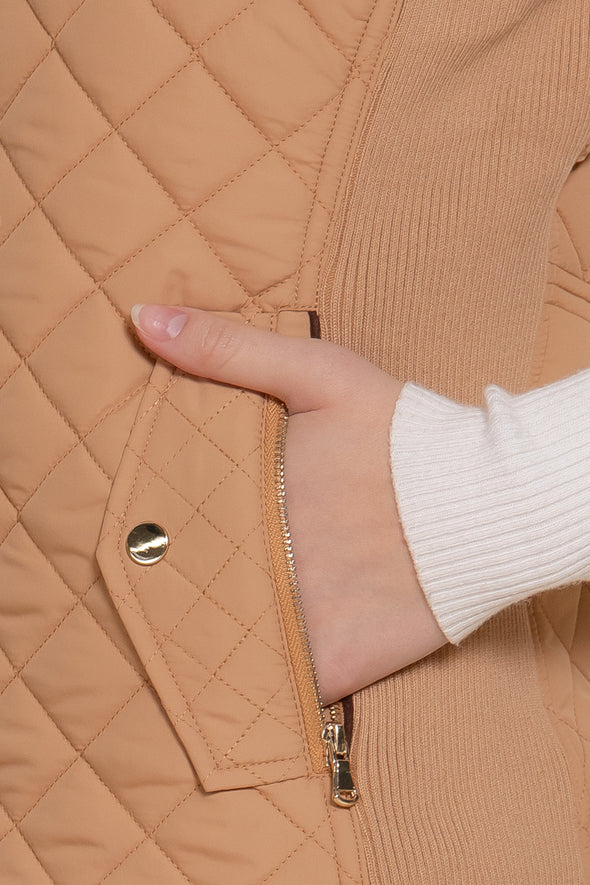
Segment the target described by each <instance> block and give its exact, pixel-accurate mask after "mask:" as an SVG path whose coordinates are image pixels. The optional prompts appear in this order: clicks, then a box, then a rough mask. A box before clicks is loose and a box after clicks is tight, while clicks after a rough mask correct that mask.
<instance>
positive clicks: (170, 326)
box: [131, 304, 188, 341]
mask: <svg viewBox="0 0 590 885" xmlns="http://www.w3.org/2000/svg"><path fill="white" fill-rule="evenodd" d="M131 319H132V321H133V323H134V325H135V326H137V328H138V329H140V330H141V331H142V332H144V333H145V334H146V335H149V336H150V338H154V339H155V340H156V341H169V340H170V339H171V338H176V336H177V335H180V333H181V332H182V330H183V328H184V326H185V323H186V321H187V320H188V314H187V313H186V311H184V310H181V309H179V308H178V307H166V306H164V305H160V304H134V305H133V307H132V308H131Z"/></svg>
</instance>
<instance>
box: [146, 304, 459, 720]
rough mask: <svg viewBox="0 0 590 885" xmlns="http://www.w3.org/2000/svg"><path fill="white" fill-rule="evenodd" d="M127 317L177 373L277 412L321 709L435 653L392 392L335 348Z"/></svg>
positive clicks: (390, 381) (168, 313)
mask: <svg viewBox="0 0 590 885" xmlns="http://www.w3.org/2000/svg"><path fill="white" fill-rule="evenodd" d="M133 320H134V322H135V324H136V327H137V330H138V334H139V336H140V338H141V340H142V341H143V342H144V344H145V345H146V346H147V347H149V348H150V349H151V350H153V351H155V352H156V353H158V354H159V355H160V356H162V357H163V358H164V359H166V360H167V361H168V362H170V363H173V364H174V365H175V366H178V367H179V368H181V369H183V370H184V371H185V372H188V373H191V374H193V375H199V376H202V377H205V378H211V379H213V380H216V381H222V382H225V383H228V384H235V385H238V386H240V387H245V388H249V389H251V390H257V391H261V392H264V393H270V394H272V395H274V396H276V397H278V398H279V399H281V400H283V402H285V404H286V405H287V408H288V410H289V416H290V417H289V424H288V429H287V442H286V450H285V480H286V500H287V507H288V511H289V523H290V528H291V534H292V537H293V549H294V555H295V563H296V568H297V576H298V581H299V585H300V590H301V595H302V598H303V604H304V609H305V614H306V618H307V623H308V627H309V635H310V640H311V644H312V649H313V653H314V657H315V662H316V668H317V673H318V679H319V683H320V689H321V693H322V697H323V700H324V702H325V703H331V702H332V701H334V700H337V699H338V698H341V697H344V696H345V695H347V694H350V693H351V692H352V691H356V690H357V689H359V688H362V687H363V686H365V685H368V684H370V683H371V682H375V681H376V680H377V679H380V678H382V677H384V676H387V675H389V674H390V673H393V672H394V671H395V670H398V669H400V668H402V667H404V666H406V665H407V664H410V663H412V662H413V661H416V660H418V659H420V658H422V657H424V656H425V655H428V654H430V653H431V652H433V651H434V650H435V649H437V648H439V647H440V646H441V645H443V644H444V643H445V642H446V639H445V636H444V634H443V633H442V632H441V630H440V628H439V627H438V624H437V622H436V620H435V618H434V616H433V614H432V612H431V610H430V608H429V606H428V604H427V602H426V599H425V597H424V594H423V593H422V590H421V588H420V585H419V583H418V580H417V578H416V573H415V571H414V566H413V563H412V560H411V557H410V554H409V552H408V549H407V547H406V544H405V541H404V538H403V534H402V529H401V525H400V522H399V518H398V514H397V508H396V504H395V496H394V492H393V484H392V481H391V470H390V466H389V428H390V424H391V418H392V415H393V411H394V408H395V403H396V400H397V397H398V395H399V393H400V390H401V387H402V385H401V383H400V382H399V381H397V380H395V379H394V378H391V377H390V376H389V375H386V374H385V373H384V372H381V371H380V370H379V369H377V368H375V366H373V365H371V363H369V362H367V361H366V360H364V359H362V358H361V357H360V356H358V355H356V354H354V353H353V352H351V351H348V350H345V349H344V348H341V347H338V346H337V345H334V344H331V343H328V342H324V341H316V340H304V339H297V338H286V337H283V336H281V337H279V336H278V335H275V334H274V333H271V332H262V331H259V330H256V329H253V328H251V327H248V326H240V325H238V324H236V323H234V322H231V321H230V320H225V319H221V318H219V317H217V316H214V315H211V314H208V313H207V312H205V311H201V310H194V309H191V308H172V307H160V306H155V305H145V306H143V307H141V306H139V305H137V306H136V307H135V308H134V310H133Z"/></svg>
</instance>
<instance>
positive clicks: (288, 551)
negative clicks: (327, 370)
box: [274, 408, 358, 808]
mask: <svg viewBox="0 0 590 885" xmlns="http://www.w3.org/2000/svg"><path fill="white" fill-rule="evenodd" d="M288 421H289V416H288V414H287V411H286V409H284V408H283V409H282V420H280V421H279V427H278V433H277V444H276V449H275V456H274V472H275V485H276V495H277V501H278V517H279V523H280V527H281V534H282V540H283V547H284V552H285V559H286V566H287V579H288V585H289V592H290V596H291V601H292V604H293V609H294V612H295V617H296V620H297V626H298V627H299V632H300V635H301V638H302V641H303V647H304V650H305V653H306V655H307V661H308V669H309V673H310V676H311V681H312V685H313V694H314V699H315V706H316V713H317V728H318V730H319V734H320V735H321V739H322V741H323V742H324V745H325V760H326V767H327V768H329V769H330V770H331V772H332V801H333V802H334V803H335V804H336V805H340V806H341V807H343V808H349V807H350V806H351V805H354V804H355V802H356V801H357V799H358V792H357V789H356V787H355V785H354V782H353V779H352V774H351V770H350V756H349V747H348V741H347V739H346V734H345V731H344V724H343V721H342V720H343V711H342V705H341V704H331V705H330V706H329V707H325V706H324V704H323V702H322V695H321V692H320V687H319V683H318V676H317V671H316V666H315V661H314V657H313V651H312V648H311V643H310V640H309V631H308V629H307V621H306V619H305V612H304V610H303V601H302V599H301V593H300V591H299V584H298V581H297V572H296V570H295V557H294V555H293V542H292V539H291V532H290V530H289V519H288V515H287V501H286V494H285V442H286V438H287V424H288Z"/></svg>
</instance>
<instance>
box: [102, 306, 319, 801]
mask: <svg viewBox="0 0 590 885" xmlns="http://www.w3.org/2000/svg"><path fill="white" fill-rule="evenodd" d="M235 316H236V318H237V319H240V317H239V315H235ZM253 323H254V325H256V326H258V327H263V328H268V329H274V330H275V331H279V332H281V333H284V334H288V335H304V336H309V334H310V319H309V314H307V313H306V312H303V311H301V312H300V311H283V312H281V313H280V314H259V315H257V316H256V317H255V318H254V320H253ZM265 401H266V398H265V397H264V396H261V395H258V394H255V393H252V392H250V391H245V390H242V389H240V388H235V387H230V386H227V385H223V384H217V383H215V382H210V381H206V380H202V379H198V378H193V377H190V376H187V375H185V374H184V373H182V372H180V371H178V370H174V369H173V368H171V367H170V366H168V365H166V364H164V363H161V362H158V363H157V364H156V366H155V368H154V370H153V373H152V376H151V378H150V381H149V383H148V385H147V388H146V391H145V394H144V397H143V401H142V404H141V406H140V409H139V412H138V418H137V421H136V423H135V425H134V428H133V430H132V433H131V435H130V438H129V441H128V444H127V446H126V449H125V452H124V454H123V458H122V460H121V464H120V467H119V470H118V472H117V476H116V478H115V481H114V484H113V488H112V492H111V495H110V498H109V501H108V504H107V510H106V514H105V519H104V524H103V528H102V532H101V538H100V543H99V547H98V553H97V556H98V561H99V564H100V567H101V570H102V572H103V575H104V577H105V581H106V584H107V587H108V588H109V592H110V594H111V597H112V599H113V601H114V604H115V606H116V607H117V609H118V611H119V614H120V616H121V618H122V620H123V622H124V624H125V626H126V629H127V631H128V633H129V635H130V637H131V639H132V641H133V642H134V644H135V647H136V649H137V652H138V654H139V656H140V658H141V659H142V661H143V664H144V666H145V669H146V671H147V673H148V676H149V678H150V680H151V682H152V684H153V686H154V688H155V690H156V691H157V693H158V695H159V697H160V699H161V702H162V704H163V706H164V708H165V709H166V711H167V714H168V716H169V718H170V721H171V723H172V725H173V726H174V728H175V730H176V732H177V734H178V736H179V738H180V740H181V741H182V743H183V745H184V747H185V748H186V751H187V753H188V755H189V757H190V759H191V761H192V762H193V764H194V767H195V769H196V772H197V775H198V777H199V779H200V782H201V784H202V786H203V788H204V789H205V790H207V791H213V790H222V789H234V788H239V787H248V786H257V785H260V784H268V783H272V782H276V781H280V780H285V779H290V778H296V777H300V776H302V775H306V774H309V773H310V771H311V763H310V757H309V752H308V749H307V744H306V739H305V732H304V728H303V725H302V717H301V709H300V702H299V698H298V694H297V690H296V687H295V681H294V676H293V668H292V665H291V662H290V660H289V655H288V653H287V650H286V648H287V646H286V642H285V637H284V628H283V624H282V620H281V616H280V614H279V609H278V603H277V599H276V593H275V587H274V581H273V577H272V569H271V566H270V560H269V554H268V544H267V527H266V525H265V516H264V506H263V491H262V490H263V488H264V463H263V454H264V445H263V442H264V411H265ZM144 525H148V526H149V525H156V526H160V527H162V528H163V529H164V530H165V532H166V535H167V537H168V543H167V545H166V544H164V547H165V548H166V549H165V551H164V547H162V549H161V550H160V551H159V552H160V553H164V552H165V555H163V557H162V558H161V559H159V561H157V562H154V563H153V564H138V563H137V562H135V561H133V559H132V558H131V557H130V555H129V552H128V550H127V539H128V537H129V535H130V533H131V532H132V531H133V530H134V529H135V528H136V527H137V526H144ZM145 531H148V532H149V530H147V529H146V530H145ZM139 534H140V535H141V531H140V533H139ZM148 547H149V544H148ZM144 556H146V557H147V558H148V561H149V560H150V556H151V554H150V553H149V552H146V551H145V550H144ZM154 558H155V554H154Z"/></svg>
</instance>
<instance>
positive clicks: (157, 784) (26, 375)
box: [0, 0, 389, 885]
mask: <svg viewBox="0 0 590 885" xmlns="http://www.w3.org/2000/svg"><path fill="white" fill-rule="evenodd" d="M386 6H387V4H384V3H381V4H379V3H376V2H371V0H349V2H347V3H346V4H337V5H334V4H325V3H323V2H321V0H280V2H277V0H249V2H244V0H218V2H215V3H207V2H204V0H203V2H199V3H193V2H188V0H9V2H6V3H3V4H2V5H1V7H0V35H1V36H0V40H1V46H0V108H1V114H2V116H1V120H0V144H1V148H2V149H1V151H0V182H1V185H0V187H1V190H2V193H3V195H4V196H3V215H2V229H1V240H0V267H1V273H0V324H1V326H2V329H3V335H2V338H1V339H0V383H1V385H2V386H1V388H0V414H1V415H2V422H1V425H0V483H1V487H2V497H1V498H0V541H1V544H0V568H1V570H2V574H3V580H4V586H3V592H2V594H1V596H0V646H1V648H2V654H1V657H0V687H1V693H0V754H1V756H2V759H3V766H2V769H1V771H0V803H1V811H0V879H1V880H2V881H3V882H7V883H14V885H17V883H26V885H37V883H48V882H55V883H60V885H70V883H71V885H84V883H103V882H109V883H112V885H114V883H125V885H129V883H131V885H133V883H139V882H141V883H150V882H153V883H159V885H161V883H176V882H178V883H181V882H190V883H196V882H198V883H222V882H223V883H225V882H231V881H239V882H240V883H254V882H260V883H262V882H265V883H266V882H276V883H278V882H285V883H286V882H293V883H295V882H300V881H301V880H302V878H303V877H304V876H305V875H308V873H309V871H310V870H313V871H314V875H315V877H316V879H315V880H316V881H321V882H322V883H332V882H334V883H335V882H342V883H352V882H360V881H361V878H362V864H361V860H360V858H359V852H358V847H357V844H356V840H355V834H354V831H353V829H352V823H351V817H350V815H349V814H348V813H346V812H342V811H341V810H337V809H334V808H333V807H331V806H330V804H329V800H328V787H329V778H328V777H327V776H326V775H325V774H321V775H313V774H311V773H310V761H309V753H308V751H307V749H306V745H305V739H304V737H303V730H302V725H301V721H300V710H299V707H298V701H297V697H296V692H295V689H294V684H293V678H292V673H291V668H290V662H289V660H288V656H287V655H286V653H285V644H284V638H283V635H282V626H281V621H280V617H279V614H278V611H277V608H276V602H275V600H274V597H273V593H272V581H271V577H270V573H269V564H268V554H267V551H266V549H265V534H264V525H263V514H262V508H261V503H260V489H259V483H260V471H261V469H262V465H261V428H262V421H261V413H262V408H263V404H262V400H261V399H260V398H258V397H255V396H253V395H251V394H247V393H244V392H242V391H229V390H228V389H225V388H221V387H219V386H215V385H211V384H203V383H200V382H197V381H193V380H189V379H186V378H184V377H182V376H180V375H176V374H174V375H173V374H172V373H171V372H170V371H169V370H168V369H166V368H164V367H162V366H157V367H156V368H155V370H154V369H153V363H152V360H151V358H150V357H149V356H148V355H146V354H145V353H143V352H142V350H141V349H140V348H139V346H138V345H137V344H136V343H135V341H134V340H133V338H132V335H131V334H130V331H129V329H128V320H127V317H128V312H129V309H130V307H131V305H132V304H133V303H134V302H136V301H151V300H154V301H168V302H170V303H176V302H184V303H188V304H192V305H195V306H205V307H208V308H211V307H214V308H215V309H220V310H224V311H236V312H240V313H241V314H243V315H244V316H245V317H246V318H248V319H250V320H252V319H253V318H254V317H255V316H256V315H257V314H258V313H260V312H261V311H262V312H265V313H274V312H276V311H277V309H279V308H283V307H291V308H293V307H295V308H304V307H306V306H310V305H312V304H313V301H314V291H315V288H314V286H315V277H316V274H317V267H318V261H319V257H320V254H321V249H322V244H323V241H324V238H325V233H326V227H327V224H328V221H329V218H330V212H331V208H332V205H333V201H334V196H335V192H336V189H337V186H338V177H339V175H340V170H341V168H342V164H343V161H344V158H345V155H346V151H347V150H348V145H349V142H350V133H351V131H352V129H353V127H354V123H355V121H356V119H357V117H358V114H359V111H360V106H361V102H362V99H363V96H364V93H365V89H366V82H367V80H368V77H369V74H370V70H371V66H372V64H373V63H374V61H375V51H376V49H377V47H378V45H379V39H380V36H381V35H382V33H383V32H384V30H385V27H386V24H387V15H388V14H389V13H388V12H387V10H386ZM384 10H385V11H384ZM386 12H387V15H386V14H385V13H386ZM337 124H338V125H337ZM15 428H18V433H16V434H15ZM236 428H243V432H241V433H240V432H236ZM130 433H131V436H130ZM122 456H123V457H122ZM113 482H114V485H113ZM109 496H110V503H109V512H110V515H109V516H108V518H107V520H106V521H105V528H104V532H103V541H102V545H101V561H102V562H103V564H104V568H105V574H106V575H107V580H108V584H109V586H108V587H107V584H106V583H105V580H104V578H103V575H102V574H101V572H100V570H99V568H98V566H97V563H96V559H95V551H96V547H97V542H98V538H99V534H100V531H101V524H102V522H103V518H104V515H105V508H106V504H107V500H108V499H109ZM234 497H235V498H236V499H237V500H239V501H240V502H243V501H245V502H247V506H244V507H238V506H236V507H234V508H233V509H232V508H231V507H228V506H227V501H228V500H229V499H231V498H234ZM155 511H157V512H155ZM159 513H164V514H165V517H166V519H167V520H168V519H172V521H173V522H172V524H171V525H169V526H167V527H168V528H169V529H170V531H171V533H172V534H173V535H174V537H175V542H174V553H172V552H171V555H170V557H168V558H167V559H166V561H165V565H164V564H162V568H161V569H159V570H156V569H155V568H154V570H153V572H151V571H150V570H149V569H148V570H145V569H144V570H143V571H141V572H139V571H138V570H137V569H138V567H135V566H132V565H131V563H129V562H127V561H126V560H121V562H120V565H119V566H118V570H117V568H115V566H113V562H116V559H117V557H118V555H119V552H120V543H121V538H124V534H123V531H122V527H123V528H125V527H126V526H127V525H128V524H129V521H131V523H133V524H134V522H135V521H142V520H144V519H146V518H147V519H152V520H157V519H158V518H159V516H158V514H159ZM173 513H174V514H175V516H174V517H172V514H173ZM113 539H116V540H113ZM23 575H24V576H25V577H24V578H23ZM162 576H163V577H162ZM242 582H244V583H243V584H242ZM13 587H18V594H15V593H12V592H10V590H11V588H13ZM253 587H257V588H259V590H258V591H257V592H256V593H252V594H251V593H250V592H248V593H245V592H244V593H241V592H240V589H244V588H246V589H247V590H248V591H250V589H251V588H253ZM7 588H8V591H9V592H6V590H7ZM117 609H119V610H120V611H121V614H122V616H123V618H124V621H125V626H124V624H123V622H122V621H121V618H120V617H119V614H118V612H117ZM195 768H196V772H197V775H198V777H196V776H195ZM254 784H255V785H256V786H253V785H254ZM246 785H248V786H249V787H250V788H249V789H241V790H236V789H233V788H235V787H238V786H246ZM204 788H205V789H204ZM207 789H209V790H211V789H214V790H217V792H205V790H207Z"/></svg>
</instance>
